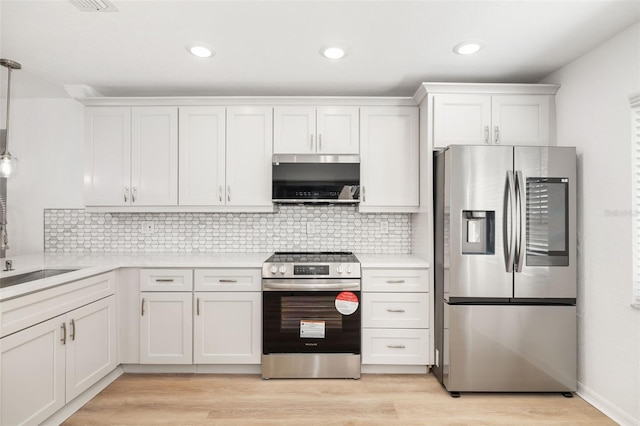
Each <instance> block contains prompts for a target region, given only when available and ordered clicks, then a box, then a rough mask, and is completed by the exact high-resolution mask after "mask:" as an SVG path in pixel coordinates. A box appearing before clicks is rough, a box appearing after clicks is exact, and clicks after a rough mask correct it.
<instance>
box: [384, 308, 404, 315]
mask: <svg viewBox="0 0 640 426" xmlns="http://www.w3.org/2000/svg"><path fill="white" fill-rule="evenodd" d="M387 312H393V313H397V314H403V313H404V312H405V310H404V309H387Z"/></svg>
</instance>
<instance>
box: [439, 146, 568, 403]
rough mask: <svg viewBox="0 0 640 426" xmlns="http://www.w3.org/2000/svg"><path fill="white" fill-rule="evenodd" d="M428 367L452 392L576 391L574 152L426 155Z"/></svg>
mask: <svg viewBox="0 0 640 426" xmlns="http://www.w3.org/2000/svg"><path fill="white" fill-rule="evenodd" d="M434 184H435V191H434V195H435V300H436V306H435V333H436V335H435V345H436V365H435V367H434V368H433V370H434V373H435V374H436V376H437V377H438V379H439V380H440V381H441V382H442V384H443V385H444V386H445V388H446V389H447V390H448V391H449V392H452V393H454V394H457V393H459V392H463V391H473V392H475V391H493V392H509V391H516V392H529V391H530V392H564V393H567V395H569V393H570V392H573V391H575V390H576V306H575V303H576V152H575V148H565V147H513V146H450V147H448V148H447V149H445V150H444V151H441V152H439V153H437V154H436V155H435V176H434Z"/></svg>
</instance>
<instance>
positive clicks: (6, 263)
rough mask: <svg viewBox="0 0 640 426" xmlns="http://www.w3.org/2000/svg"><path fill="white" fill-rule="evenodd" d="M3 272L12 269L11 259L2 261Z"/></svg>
mask: <svg viewBox="0 0 640 426" xmlns="http://www.w3.org/2000/svg"><path fill="white" fill-rule="evenodd" d="M3 270H4V271H5V272H6V271H13V261H11V260H5V261H4V269H3Z"/></svg>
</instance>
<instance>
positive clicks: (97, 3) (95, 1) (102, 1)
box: [70, 0, 118, 12]
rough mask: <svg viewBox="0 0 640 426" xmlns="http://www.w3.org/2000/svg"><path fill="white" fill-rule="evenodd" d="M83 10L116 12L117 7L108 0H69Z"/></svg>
mask: <svg viewBox="0 0 640 426" xmlns="http://www.w3.org/2000/svg"><path fill="white" fill-rule="evenodd" d="M70 1H71V3H72V4H73V5H74V6H75V7H77V8H78V9H80V10H81V11H83V12H117V11H118V9H116V7H115V6H114V5H113V4H111V2H109V1H108V0H70Z"/></svg>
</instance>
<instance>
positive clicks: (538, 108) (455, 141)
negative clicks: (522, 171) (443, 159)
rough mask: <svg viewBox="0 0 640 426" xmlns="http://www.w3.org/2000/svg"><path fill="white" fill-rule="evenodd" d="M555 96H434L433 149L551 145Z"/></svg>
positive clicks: (456, 94)
mask: <svg viewBox="0 0 640 426" xmlns="http://www.w3.org/2000/svg"><path fill="white" fill-rule="evenodd" d="M552 99H553V96H552V95H537V94H536V95H520V94H513V95H511V94H509V95H488V94H487V95H485V94H458V93H455V94H435V95H433V146H434V147H435V148H444V147H447V146H449V145H478V144H483V145H549V144H551V142H552V141H553V138H552V135H551V131H550V130H551V126H550V118H551V116H550V111H551V110H550V103H551V100H552Z"/></svg>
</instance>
